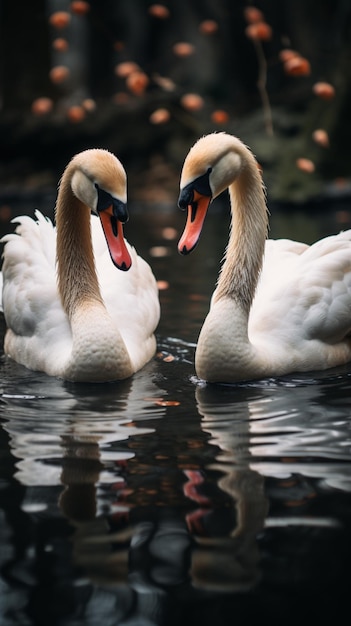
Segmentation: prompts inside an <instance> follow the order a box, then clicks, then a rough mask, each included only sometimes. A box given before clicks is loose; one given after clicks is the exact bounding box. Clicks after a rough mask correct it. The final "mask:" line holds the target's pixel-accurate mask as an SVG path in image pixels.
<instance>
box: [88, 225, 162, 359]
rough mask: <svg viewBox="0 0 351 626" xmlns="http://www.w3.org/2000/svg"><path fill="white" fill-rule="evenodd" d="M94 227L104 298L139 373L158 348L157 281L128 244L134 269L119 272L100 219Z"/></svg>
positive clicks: (95, 250) (98, 270)
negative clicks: (142, 365)
mask: <svg viewBox="0 0 351 626" xmlns="http://www.w3.org/2000/svg"><path fill="white" fill-rule="evenodd" d="M91 223H92V240H93V246H94V255H95V263H96V269H97V273H98V277H99V283H100V288H101V294H102V297H103V300H104V302H105V304H106V307H107V309H108V311H109V313H110V315H111V317H112V319H113V320H114V322H115V324H116V326H117V327H118V329H119V331H120V333H121V335H122V337H123V339H124V341H125V344H126V347H127V349H128V352H129V354H130V357H131V360H132V362H133V364H135V365H137V364H138V369H139V367H141V365H140V364H143V363H145V362H146V360H149V359H150V358H151V357H152V355H153V354H154V351H155V348H156V345H155V338H154V331H155V329H156V326H157V324H158V322H159V318H160V304H159V296H158V288H157V283H156V279H155V277H154V275H153V273H152V271H151V268H150V266H149V265H148V263H146V261H145V260H144V259H143V258H142V257H140V256H139V255H138V254H137V253H136V251H135V249H134V248H133V247H132V246H130V244H129V243H128V242H126V245H127V248H128V250H129V253H130V255H131V258H132V265H131V268H130V269H129V270H128V271H127V272H123V271H121V270H119V269H117V268H116V267H115V266H114V265H113V263H112V261H111V258H110V255H109V252H108V249H107V247H106V243H105V242H104V235H103V233H102V229H101V226H100V223H99V218H97V217H96V216H94V215H93V216H92V219H91ZM101 237H102V239H101Z"/></svg>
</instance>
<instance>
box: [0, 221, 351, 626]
mask: <svg viewBox="0 0 351 626" xmlns="http://www.w3.org/2000/svg"><path fill="white" fill-rule="evenodd" d="M183 219H184V216H183V215H180V216H179V215H178V214H173V213H172V214H171V213H169V212H168V211H161V210H160V211H158V212H157V213H156V214H152V215H151V214H148V215H146V216H144V215H142V214H141V213H139V212H137V213H136V215H135V216H134V217H133V216H132V217H131V221H130V222H129V223H128V225H127V228H126V234H127V237H128V239H129V240H130V241H131V242H133V243H135V244H136V247H137V249H138V251H139V252H140V253H142V254H143V256H145V257H146V258H147V260H148V261H149V262H150V263H151V264H152V265H153V268H154V271H155V274H156V277H157V279H158V280H160V281H167V282H168V284H169V288H168V289H166V290H163V291H161V294H160V295H161V305H162V320H161V322H160V326H159V329H158V354H157V355H156V357H155V359H153V360H152V361H151V362H150V363H149V364H148V365H147V366H146V367H145V369H144V370H142V371H141V372H139V373H138V374H136V375H135V376H134V377H133V378H132V379H131V380H129V381H125V382H123V383H119V384H103V385H84V384H68V383H65V382H63V381H59V380H56V379H52V378H49V377H47V376H45V375H44V374H40V373H35V372H30V371H28V370H26V369H25V368H23V367H20V366H18V365H17V364H15V363H13V362H11V361H10V360H8V359H6V358H5V357H4V356H3V355H2V356H1V383H0V420H1V421H0V424H1V430H0V437H1V441H0V464H1V465H0V467H1V471H0V488H1V489H0V624H1V626H15V625H16V626H17V625H20V626H22V625H23V626H39V625H40V626H41V625H43V626H55V625H58V626H78V625H84V626H85V625H86V626H95V625H96V626H100V625H101V626H110V625H111V626H115V625H116V626H117V625H119V626H121V625H125V626H152V625H155V626H156V625H157V626H163V625H164V626H173V625H177V626H178V625H182V624H192V625H195V626H196V625H201V626H213V624H215V625H218V626H222V625H223V626H227V625H228V626H229V625H236V624H239V625H241V624H245V625H248V626H251V625H253V624H260V623H262V624H290V623H299V624H319V623H320V624H322V623H333V624H339V623H342V615H343V610H344V609H345V607H347V606H348V601H349V594H350V591H349V590H350V582H351V580H350V578H351V577H350V560H351V538H350V537H351V365H350V366H347V367H343V368H339V369H337V370H332V371H329V372H324V373H315V372H313V373H310V374H307V375H300V374H296V375H291V376H287V377H284V378H281V379H269V380H263V381H257V382H251V383H241V384H238V385H233V386H222V387H219V386H207V387H206V386H204V385H201V384H198V381H197V380H196V378H195V377H194V368H193V353H194V346H195V342H196V338H197V333H198V330H199V327H200V324H201V322H202V320H203V318H204V316H205V314H206V312H207V309H208V301H209V297H210V294H211V292H212V290H213V288H214V283H215V279H216V275H217V271H218V265H219V260H220V258H221V256H222V252H223V249H224V246H225V243H226V231H227V227H228V220H227V217H226V216H225V215H223V214H222V213H221V212H220V211H219V212H218V213H217V215H216V214H212V216H209V219H208V222H207V223H206V225H205V231H204V233H203V237H202V241H201V244H200V245H199V247H198V249H197V250H196V251H195V252H194V253H193V255H192V256H191V257H187V258H183V257H180V256H179V255H178V254H177V252H176V241H177V239H175V240H172V239H169V237H171V236H172V231H169V230H164V229H165V228H169V227H171V228H174V229H175V230H176V231H177V233H178V234H179V231H180V228H181V226H182V225H183ZM349 221H350V216H349V214H348V213H345V212H344V211H331V210H330V211H329V212H326V211H324V212H323V213H318V212H316V211H312V212H311V213H310V214H304V213H302V212H298V211H294V212H291V213H287V212H286V211H285V212H283V213H273V214H272V220H271V224H272V228H271V236H272V237H280V236H282V237H292V238H297V239H301V240H304V241H307V242H312V241H314V240H315V239H318V238H320V237H321V236H323V235H325V234H328V233H333V232H338V231H339V230H340V229H341V228H344V227H349ZM347 222H348V223H347ZM173 234H174V233H173ZM156 246H157V247H156ZM160 246H161V247H160ZM4 329H5V327H4V322H3V320H2V319H1V345H2V337H3V333H4ZM345 619H346V620H347V619H348V618H347V616H346V617H345Z"/></svg>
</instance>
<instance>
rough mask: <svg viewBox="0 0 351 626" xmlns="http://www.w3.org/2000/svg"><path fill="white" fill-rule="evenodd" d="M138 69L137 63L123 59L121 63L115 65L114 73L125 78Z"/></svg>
mask: <svg viewBox="0 0 351 626" xmlns="http://www.w3.org/2000/svg"><path fill="white" fill-rule="evenodd" d="M139 69H140V68H139V65H138V64H137V63H134V61H123V63H118V65H116V67H115V74H117V76H120V77H121V78H126V77H127V76H129V74H132V72H138V71H139Z"/></svg>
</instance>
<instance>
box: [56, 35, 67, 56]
mask: <svg viewBox="0 0 351 626" xmlns="http://www.w3.org/2000/svg"><path fill="white" fill-rule="evenodd" d="M52 47H53V48H54V50H57V52H66V50H68V47H69V46H68V41H67V39H63V37H57V39H54V41H53V42H52Z"/></svg>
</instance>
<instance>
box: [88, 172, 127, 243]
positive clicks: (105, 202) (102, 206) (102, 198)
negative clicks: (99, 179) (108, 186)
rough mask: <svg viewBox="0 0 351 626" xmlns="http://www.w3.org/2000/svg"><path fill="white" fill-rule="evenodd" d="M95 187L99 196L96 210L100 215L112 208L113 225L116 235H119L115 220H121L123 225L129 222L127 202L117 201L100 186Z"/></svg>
mask: <svg viewBox="0 0 351 626" xmlns="http://www.w3.org/2000/svg"><path fill="white" fill-rule="evenodd" d="M95 187H96V190H97V194H98V200H97V206H96V210H97V212H98V213H100V212H101V211H106V209H108V208H109V207H112V216H111V223H112V228H113V231H114V234H116V235H117V230H116V226H115V225H114V224H113V221H114V220H113V218H114V219H115V220H119V221H120V222H122V224H125V223H126V222H128V220H129V215H128V209H127V205H126V204H125V202H122V200H117V198H114V197H113V196H111V194H110V193H108V192H107V191H105V190H104V189H101V187H99V185H98V184H96V183H95ZM115 231H116V232H115Z"/></svg>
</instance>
